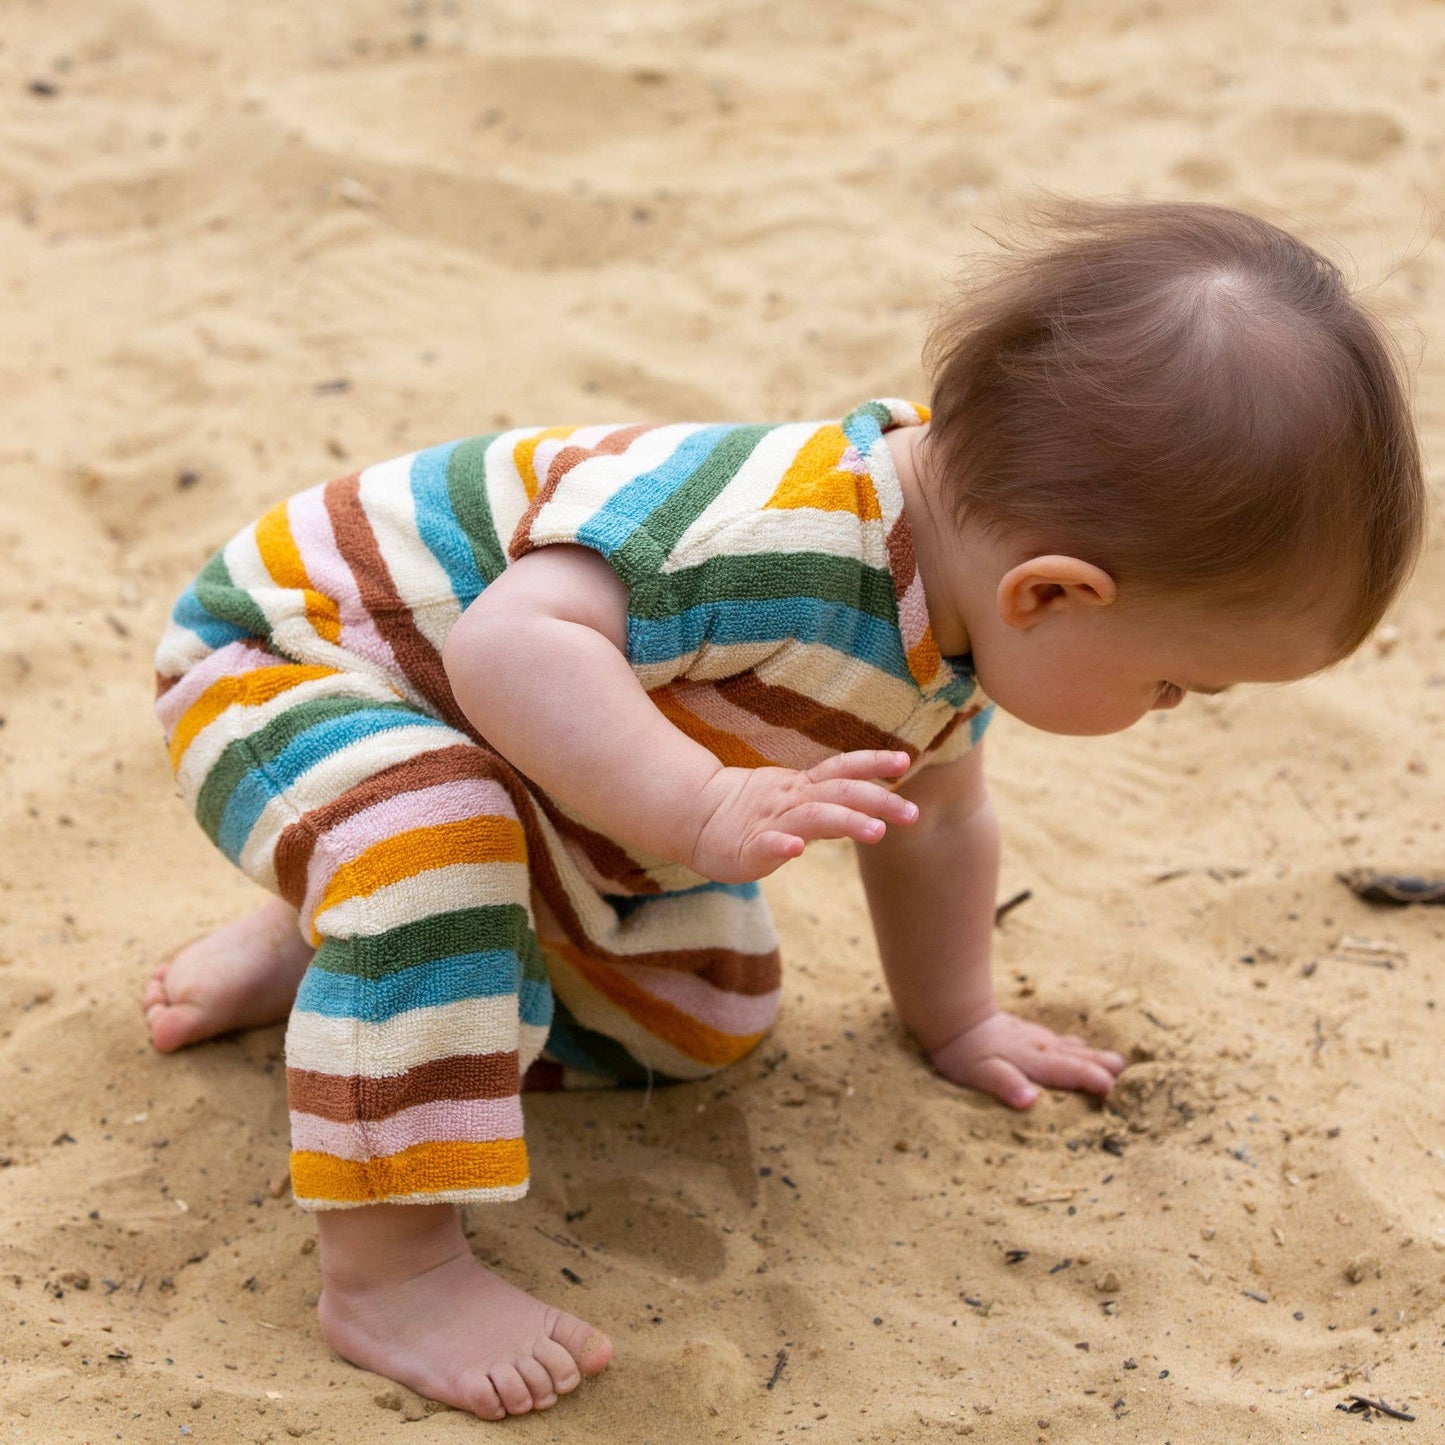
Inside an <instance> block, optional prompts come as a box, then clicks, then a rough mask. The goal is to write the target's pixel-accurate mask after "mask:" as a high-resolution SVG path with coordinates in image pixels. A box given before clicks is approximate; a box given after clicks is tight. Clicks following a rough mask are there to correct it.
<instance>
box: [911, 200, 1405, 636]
mask: <svg viewBox="0 0 1445 1445" xmlns="http://www.w3.org/2000/svg"><path fill="white" fill-rule="evenodd" d="M1037 219H1038V220H1039V222H1040V224H1039V225H1038V226H1037V227H1036V228H1035V230H1034V233H1033V235H1034V237H1035V239H1031V240H1025V241H1022V242H1015V243H1013V244H1012V245H1009V246H1007V247H1006V248H1005V250H1004V252H1003V254H1002V256H1001V257H1000V258H999V259H997V260H995V261H992V262H984V263H980V265H979V266H976V267H975V268H974V269H973V272H972V273H971V275H970V277H969V278H968V284H967V286H966V289H965V290H964V292H963V294H962V297H961V300H960V302H959V303H958V304H957V305H956V306H955V307H954V308H953V309H952V310H951V311H950V312H949V313H948V314H947V315H945V316H944V317H943V318H942V320H941V321H940V322H939V323H938V325H937V326H936V327H935V329H934V331H933V333H932V335H931V336H930V338H929V342H928V346H927V348H926V350H925V353H924V356H925V360H926V362H927V363H928V365H929V368H930V370H931V371H932V373H933V375H934V394H933V416H932V424H931V426H930V428H929V433H928V438H927V442H926V445H925V449H924V454H923V455H924V462H925V465H927V466H929V467H932V468H936V469H937V474H938V475H939V476H940V477H941V478H943V479H945V480H946V484H947V485H948V486H951V487H952V488H953V489H954V490H953V493H952V496H953V500H954V502H955V505H956V507H957V511H958V515H959V517H960V519H962V518H964V517H974V516H976V517H978V518H980V519H981V520H982V521H983V522H984V523H985V524H986V525H988V526H990V527H993V528H997V529H1001V530H1002V529H1012V528H1020V529H1023V530H1025V531H1026V532H1027V533H1028V534H1029V536H1030V541H1031V543H1033V542H1036V543H1038V544H1039V545H1041V546H1044V547H1046V548H1048V549H1049V550H1057V551H1065V552H1070V553H1073V554H1075V555H1079V556H1082V557H1083V558H1084V559H1085V560H1087V561H1091V562H1094V563H1095V564H1096V565H1098V566H1101V567H1103V568H1104V569H1105V570H1106V571H1108V572H1110V573H1111V574H1112V575H1113V576H1114V577H1115V578H1116V580H1117V581H1118V582H1119V583H1120V586H1121V587H1129V586H1131V585H1132V586H1133V587H1135V588H1137V589H1140V590H1148V591H1157V592H1171V593H1172V592H1177V591H1178V590H1179V589H1181V588H1189V587H1197V588H1204V589H1211V590H1213V591H1214V592H1216V593H1217V594H1223V595H1225V596H1226V597H1228V598H1229V599H1230V600H1235V601H1239V602H1248V601H1250V600H1257V599H1259V598H1260V597H1263V596H1268V595H1271V594H1277V593H1279V592H1280V591H1281V590H1283V586H1284V585H1285V584H1287V583H1289V582H1291V581H1292V582H1294V583H1295V585H1296V586H1298V585H1299V584H1301V583H1303V584H1304V592H1305V593H1307V594H1308V595H1302V600H1303V601H1305V602H1308V601H1310V600H1312V599H1314V598H1320V597H1323V596H1325V595H1327V594H1330V595H1339V596H1340V601H1341V606H1342V609H1343V610H1344V611H1345V612H1346V617H1345V621H1344V624H1343V628H1344V631H1343V637H1342V642H1341V647H1340V655H1341V656H1343V655H1344V654H1346V653H1348V652H1350V651H1352V650H1353V649H1354V648H1356V647H1358V646H1359V644H1360V642H1361V641H1363V639H1364V638H1365V637H1366V636H1368V634H1369V632H1370V631H1371V629H1372V628H1373V627H1374V626H1375V625H1376V624H1377V623H1378V622H1379V620H1380V618H1381V616H1382V615H1383V613H1384V611H1385V609H1386V608H1387V607H1388V606H1389V604H1390V601H1391V600H1392V598H1393V597H1394V596H1395V595H1396V593H1397V592H1398V591H1399V589H1400V587H1401V585H1402V584H1403V582H1404V580H1405V578H1406V577H1407V576H1408V575H1409V572H1410V570H1411V568H1412V566H1413V565H1414V562H1415V559H1416V557H1417V556H1418V554H1419V552H1420V548H1421V546H1422V543H1423V539H1424V532H1425V516H1426V497H1425V485H1424V480H1423V477H1422V474H1421V463H1420V453H1419V447H1418V444H1417V441H1416V437H1415V430H1414V426H1413V423H1412V420H1411V415H1410V405H1409V401H1408V398H1407V395H1406V390H1405V386H1404V384H1403V381H1402V377H1403V375H1404V368H1403V366H1402V365H1401V363H1400V360H1399V358H1398V355H1397V352H1396V348H1395V347H1394V345H1393V343H1392V341H1391V339H1390V338H1389V336H1388V335H1387V333H1386V332H1385V331H1384V329H1383V328H1382V327H1381V326H1380V324H1379V323H1378V322H1377V321H1375V320H1374V319H1373V318H1372V317H1371V316H1370V315H1369V313H1368V312H1366V311H1365V310H1364V309H1363V308H1362V307H1361V306H1360V305H1359V304H1358V303H1356V302H1355V301H1354V300H1353V299H1352V298H1351V296H1350V294H1349V290H1348V288H1347V287H1346V284H1345V281H1344V278H1343V277H1342V275H1341V273H1340V270H1339V268H1338V267H1337V266H1335V265H1334V264H1333V263H1332V262H1330V261H1328V260H1327V259H1325V257H1323V256H1321V255H1320V254H1319V253H1318V252H1317V251H1315V250H1313V249H1312V248H1311V247H1309V246H1307V245H1305V244H1304V242H1302V241H1300V240H1298V239H1296V238H1295V237H1294V236H1291V235H1289V234H1288V233H1287V232H1285V231H1282V230H1280V229H1279V228H1278V227H1276V226H1272V225H1270V224H1269V223H1268V222H1266V221H1262V220H1260V219H1259V218H1258V217H1256V216H1250V215H1245V214H1244V213H1243V212H1240V211H1233V210H1228V209H1226V208H1224V207H1221V206H1204V205H1187V204H1165V205H1102V204H1094V203H1081V202H1070V203H1062V202H1054V203H1050V204H1049V205H1047V206H1046V207H1044V208H1041V210H1040V212H1039V214H1038V217H1037Z"/></svg>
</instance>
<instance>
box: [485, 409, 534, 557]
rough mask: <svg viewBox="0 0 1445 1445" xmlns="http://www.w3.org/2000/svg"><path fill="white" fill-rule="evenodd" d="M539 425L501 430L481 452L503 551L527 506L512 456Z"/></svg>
mask: <svg viewBox="0 0 1445 1445" xmlns="http://www.w3.org/2000/svg"><path fill="white" fill-rule="evenodd" d="M542 430H544V428H542V427H535V426H532V427H521V428H518V429H516V430H513V431H505V432H503V433H502V434H501V435H500V436H499V437H498V438H497V439H496V440H495V441H494V442H492V443H491V445H490V446H488V448H487V450H486V452H485V454H484V455H483V459H482V460H483V465H484V467H485V471H486V487H487V505H488V506H489V507H490V508H491V512H492V528H493V530H494V531H495V532H496V534H497V541H498V543H499V544H500V545H501V548H502V551H503V552H505V551H506V550H507V546H508V544H509V543H510V542H511V540H512V533H513V532H515V531H516V530H517V523H518V522H520V521H521V520H522V514H523V513H524V512H525V511H526V510H527V506H528V502H527V489H526V487H525V486H524V485H523V483H522V474H521V473H520V472H519V471H518V470H517V464H516V462H515V460H514V459H513V457H514V453H515V452H516V449H517V444H518V443H519V442H523V441H526V440H527V438H528V437H534V436H536V435H537V433H538V432H539V431H542Z"/></svg>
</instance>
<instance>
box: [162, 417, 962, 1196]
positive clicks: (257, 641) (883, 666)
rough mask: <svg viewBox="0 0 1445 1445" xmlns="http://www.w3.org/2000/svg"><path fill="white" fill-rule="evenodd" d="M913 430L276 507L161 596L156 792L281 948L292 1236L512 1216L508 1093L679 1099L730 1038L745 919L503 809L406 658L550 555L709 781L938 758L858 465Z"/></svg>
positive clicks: (912, 599) (407, 473)
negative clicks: (597, 565) (166, 785)
mask: <svg viewBox="0 0 1445 1445" xmlns="http://www.w3.org/2000/svg"><path fill="white" fill-rule="evenodd" d="M925 419H926V413H925V412H924V411H923V410H922V409H920V408H917V407H914V406H912V405H910V404H909V403H907V402H901V401H886V400H885V401H873V402H869V403H867V404H865V405H864V406H861V407H859V408H858V409H857V410H855V411H853V412H852V413H850V414H849V415H848V416H847V417H845V418H844V419H843V420H842V421H841V422H836V421H835V422H822V423H820V422H800V423H789V424H784V425H778V426H745V425H701V424H676V425H664V426H650V427H649V426H592V427H580V428H569V427H551V428H545V429H543V428H520V429H515V430H512V431H508V432H504V433H500V434H497V435H492V436H483V437H477V438H473V439H469V440H466V441H461V442H456V443H452V444H449V445H446V446H441V447H436V448H432V449H430V450H428V451H423V452H418V453H415V454H413V455H411V456H407V457H402V458H399V459H397V460H394V461H390V462H385V463H382V464H380V465H378V466H374V467H369V468H367V469H366V470H364V471H362V472H360V473H359V474H357V475H354V476H350V477H345V478H342V479H340V480H337V481H334V482H330V483H328V484H326V485H325V486H321V487H316V488H313V489H312V490H310V491H307V492H303V493H301V494H300V495H299V496H295V497H292V498H291V499H290V500H288V501H286V502H283V503H281V504H280V505H278V506H276V507H274V508H273V509H272V510H271V511H270V512H268V513H267V514H266V515H265V516H264V517H262V518H261V519H260V520H259V521H257V522H256V523H254V524H253V525H252V526H250V527H248V528H246V529H244V530H243V531H242V532H240V533H239V534H237V536H235V537H233V538H232V539H231V540H230V541H229V542H228V543H227V544H226V545H225V547H224V548H222V550H221V551H220V552H218V553H217V554H216V555H215V556H214V557H213V558H212V559H211V561H210V562H209V563H208V564H207V565H206V567H205V568H204V570H203V571H202V572H201V574H200V576H199V577H197V579H196V580H195V582H194V583H193V584H192V585H191V586H190V587H189V588H188V589H187V590H186V591H185V593H184V594H183V595H182V596H181V598H180V599H179V601H178V602H177V603H176V606H175V608H174V611H173V613H172V617H171V621H170V625H169V626H168V628H167V630H166V632H165V635H164V637H163V638H162V640H161V643H160V646H159V649H158V651H157V655H156V666H157V693H158V697H157V703H156V710H157V713H158V715H159V717H160V719H161V722H162V724H163V726H164V728H165V732H166V738H167V744H168V747H169V751H170V761H171V765H172V768H173V769H174V771H175V775H176V779H177V781H178V783H179V786H180V789H181V792H182V794H183V796H184V797H185V798H186V800H187V802H188V803H189V804H190V806H191V807H192V808H193V810H194V811H195V814H196V816H197V818H198V820H199V821H200V823H201V826H202V828H203V829H204V830H205V831H206V833H207V835H208V836H209V837H210V838H211V840H212V842H214V843H215V844H216V846H217V847H219V848H220V849H221V851H222V852H223V853H225V855H226V856H227V857H228V858H230V859H231V861H232V862H234V863H235V864H237V866H239V867H240V868H241V869H243V870H244V871H245V872H246V873H247V874H248V876H250V877H251V878H253V879H254V880H255V881H257V882H258V883H260V884H262V885H263V886H265V887H267V888H269V889H271V890H272V891H274V892H276V893H278V894H280V895H281V896H282V897H284V898H286V899H288V900H289V901H290V902H291V903H292V904H294V905H295V906H296V908H297V909H298V910H299V913H300V920H301V927H302V928H303V930H304V931H305V932H306V934H307V936H308V938H309V939H310V941H311V943H312V944H313V945H314V946H315V949H316V952H315V956H314V959H313V961H312V964H311V966H310V968H309V969H308V971H307V974H306V976H305V979H304V980H303V982H302V985H301V990H300V993H299V995H298V997H297V1000H296V1006H295V1009H294V1011H293V1014H292V1017H291V1021H290V1024H289V1026H288V1029H287V1035H286V1062H287V1083H288V1096H289V1101H290V1109H291V1129H292V1178H293V1182H294V1186H295V1195H296V1198H297V1201H298V1202H299V1203H301V1204H302V1205H303V1206H304V1207H308V1208H345V1207H350V1206H355V1205H362V1204H368V1203H377V1202H435V1201H454V1202H474V1201H480V1200H500V1199H513V1198H517V1197H519V1196H520V1195H521V1194H523V1193H524V1192H525V1190H526V1186H527V1179H528V1163H527V1151H526V1145H525V1143H524V1139H523V1122H522V1109H521V1097H520V1096H521V1092H522V1089H523V1086H524V1080H525V1082H526V1085H527V1086H528V1087H536V1086H540V1087H567V1086H575V1085H582V1084H587V1083H598V1082H608V1083H615V1082H642V1081H644V1080H659V1079H661V1080H668V1079H696V1078H700V1077H704V1076H706V1075H707V1074H709V1073H711V1072H713V1071H715V1070H717V1069H719V1068H721V1067H723V1066H724V1065H726V1064H728V1063H731V1062H733V1061H734V1060H736V1059H738V1058H740V1057H742V1056H743V1055H744V1054H745V1053H747V1052H748V1050H750V1049H751V1048H753V1047H754V1046H755V1045H756V1044H757V1042H758V1041H759V1039H761V1038H762V1036H763V1035H764V1033H765V1032H766V1031H767V1029H768V1027H769V1026H770V1024H771V1022H772V1020H773V1018H774V1016H775V1013H776V1010H777V1005H778V1000H779V995H780V964H779V957H778V950H777V940H776V935H775V933H774V930H773V926H772V922H771V919H770V917H769V915H768V912H767V909H766V906H765V905H764V903H763V900H762V898H761V895H760V892H759V890H758V888H757V886H756V885H753V884H750V885H722V884H717V883H712V882H709V881H708V880H707V879H704V878H701V877H699V876H697V875H696V874H693V873H690V872H689V871H688V870H687V869H685V868H683V867H681V866H680V865H677V864H673V863H670V862H668V861H666V860H664V859H659V858H652V857H647V856H642V855H638V854H635V853H633V852H631V851H629V850H628V849H626V848H624V847H623V846H622V845H621V844H619V843H618V842H616V841H615V840H613V839H610V838H607V837H605V836H602V835H601V834H599V833H597V832H595V831H594V830H592V829H591V828H589V827H588V826H587V825H586V824H585V823H584V822H583V820H582V819H580V818H578V817H577V816H575V815H574V814H573V813H571V812H570V811H569V810H568V808H567V807H566V805H565V803H564V802H562V801H561V800H559V799H555V798H552V797H549V796H547V795H546V794H544V793H542V792H540V791H539V790H537V789H535V788H534V787H533V786H532V785H531V784H530V783H529V782H528V781H527V780H526V779H525V778H523V777H522V776H521V775H520V774H518V773H517V772H516V770H515V769H513V768H512V767H511V766H510V764H509V763H508V762H507V761H506V759H505V758H502V757H500V756H499V755H498V754H497V753H496V752H495V751H493V750H492V749H491V748H489V747H488V746H487V745H486V743H485V742H484V740H483V739H482V738H481V737H480V736H479V735H478V734H477V733H476V731H475V730H474V729H473V728H472V727H471V725H470V724H469V723H468V721H467V719H466V718H465V717H463V716H462V715H461V713H460V711H459V709H458V708H457V706H456V703H455V701H454V700H453V698H452V696H451V692H450V689H449V687H448V685H447V681H446V676H445V673H444V671H443V668H442V663H441V656H440V651H441V647H442V644H443V642H444V641H445V639H446V636H447V633H448V632H449V631H450V629H451V627H452V625H453V624H454V623H455V622H456V620H457V618H458V617H459V616H460V615H461V613H462V611H463V609H465V608H466V607H467V606H468V605H469V604H470V603H471V602H472V601H473V600H474V599H475V598H476V597H477V596H478V595H479V593H480V592H481V591H482V590H483V589H484V588H485V587H486V585H487V584H488V582H490V581H491V580H493V579H495V578H496V577H497V576H498V575H499V574H500V573H501V571H502V570H503V569H504V568H505V567H506V566H507V565H508V564H509V562H511V561H513V560H515V559H516V558H517V557H520V556H522V555H523V554H525V553H526V552H528V551H531V550H533V549H534V548H537V547H543V546H549V545H555V544H559V543H568V544H572V545H581V546H586V547H590V548H592V549H594V550H595V551H597V552H599V553H600V554H601V555H602V556H604V557H605V558H606V559H607V560H608V562H609V563H610V564H611V565H612V567H613V568H614V569H615V570H616V572H617V573H618V575H619V576H620V577H621V578H622V580H623V581H624V583H625V584H626V585H627V588H628V597H629V603H628V606H629V618H628V639H627V650H628V659H629V662H630V663H631V665H632V667H633V669H634V672H635V673H636V675H637V677H638V679H639V681H640V682H641V683H642V685H643V687H644V688H645V689H646V690H647V692H648V694H649V696H650V697H651V698H652V700H653V702H654V703H655V704H656V706H657V707H658V708H659V709H660V710H661V711H662V712H663V713H664V714H665V715H666V716H667V717H668V718H669V719H670V720H671V721H672V722H673V723H674V724H675V725H676V726H677V727H679V728H681V729H683V731H685V732H687V733H688V734H689V735H690V736H692V737H694V738H695V739H697V740H698V741H699V742H701V743H703V744H704V745H705V746H706V747H708V748H710V749H711V750H712V751H713V752H714V753H715V754H716V755H717V756H718V757H719V758H720V759H722V760H723V761H724V762H726V763H729V764H733V765H738V766H744V767H751V766H760V765H763V764H773V765H782V766H789V767H808V766H811V765H812V764H813V763H816V762H818V761H820V760H821V759H822V758H824V757H826V756H828V755H829V754H831V753H834V752H838V751H843V750H846V749H852V748H864V747H889V748H902V749H905V750H907V751H908V752H909V753H910V754H911V755H912V756H914V757H915V759H917V760H918V762H919V763H920V764H927V763H933V762H939V761H947V760H950V759H952V758H955V757H959V756H962V755H963V753H965V752H966V751H967V750H968V748H970V747H971V746H973V744H974V743H975V742H977V740H978V738H979V736H980V735H981V733H982V731H983V728H984V726H985V725H986V722H987V719H988V715H989V708H988V706H987V704H986V700H985V699H984V698H983V697H982V696H981V694H980V692H979V690H978V687H977V685H976V683H975V681H974V679H973V676H972V674H971V672H970V671H969V669H968V667H967V665H966V662H963V661H960V660H957V659H954V660H950V659H946V658H943V657H941V656H940V655H939V652H938V649H937V647H936V646H935V645H934V642H933V638H932V635H931V633H930V631H929V627H928V613H927V607H926V603H925V599H924V596H923V591H922V585H921V583H920V581H919V578H918V575H917V571H916V568H915V566H914V559H913V547H912V542H911V538H910V534H909V530H908V523H907V519H906V517H905V516H904V512H903V499H902V493H901V491H900V489H899V486H898V480H897V476H896V474H895V472H894V469H893V465H892V459H891V456H890V454H889V451H888V447H887V443H886V441H885V440H884V433H885V432H886V431H887V430H888V429H890V428H892V427H895V426H906V425H913V424H917V423H919V422H921V421H922V420H925ZM577 703H578V705H579V706H585V703H586V699H585V695H579V697H578V699H577ZM539 902H545V904H546V908H545V909H539V908H538V906H537V905H538V903H539ZM539 914H540V916H542V917H545V918H547V919H549V920H550V922H549V924H548V927H547V930H546V931H545V932H544V934H543V936H541V937H539V935H538V928H537V919H538V917H539Z"/></svg>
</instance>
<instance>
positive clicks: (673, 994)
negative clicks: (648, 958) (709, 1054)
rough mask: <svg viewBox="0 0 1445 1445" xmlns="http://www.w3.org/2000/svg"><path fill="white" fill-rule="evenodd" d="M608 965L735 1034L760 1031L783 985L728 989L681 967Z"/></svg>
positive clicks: (667, 1000)
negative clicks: (753, 991)
mask: <svg viewBox="0 0 1445 1445" xmlns="http://www.w3.org/2000/svg"><path fill="white" fill-rule="evenodd" d="M610 967H611V968H612V969H613V971H615V972H616V973H619V974H621V975H622V977H623V978H626V979H628V980H630V981H631V982H632V983H635V984H636V985H637V986H638V987H639V988H640V989H642V990H643V992H644V993H649V994H651V995H652V996H653V997H654V998H658V999H661V1000H662V1001H663V1002H664V1003H670V1004H672V1005H673V1007H674V1008H678V1009H681V1010H682V1012H683V1013H685V1014H686V1015H687V1016H688V1017H689V1018H693V1019H696V1020H697V1021H698V1022H699V1023H702V1024H706V1025H707V1026H708V1027H709V1028H712V1029H716V1030H717V1031H718V1032H719V1033H723V1034H732V1035H733V1036H734V1037H737V1036H741V1035H745V1034H756V1033H761V1032H762V1030H764V1029H766V1028H770V1027H771V1026H772V1023H773V1020H774V1019H775V1018H776V1017H777V1014H778V1003H779V1001H780V1000H781V999H782V997H783V991H782V989H780V988H779V989H774V990H773V992H772V993H761V994H752V995H749V994H741V993H729V992H728V991H727V990H726V989H721V988H714V987H713V986H712V984H710V983H708V982H707V980H706V979H702V978H699V977H698V976H697V975H696V974H695V973H688V972H687V971H686V970H684V969H674V968H656V967H654V966H653V965H651V964H647V963H618V962H616V961H615V960H614V961H613V962H612V963H611V965H610Z"/></svg>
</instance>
